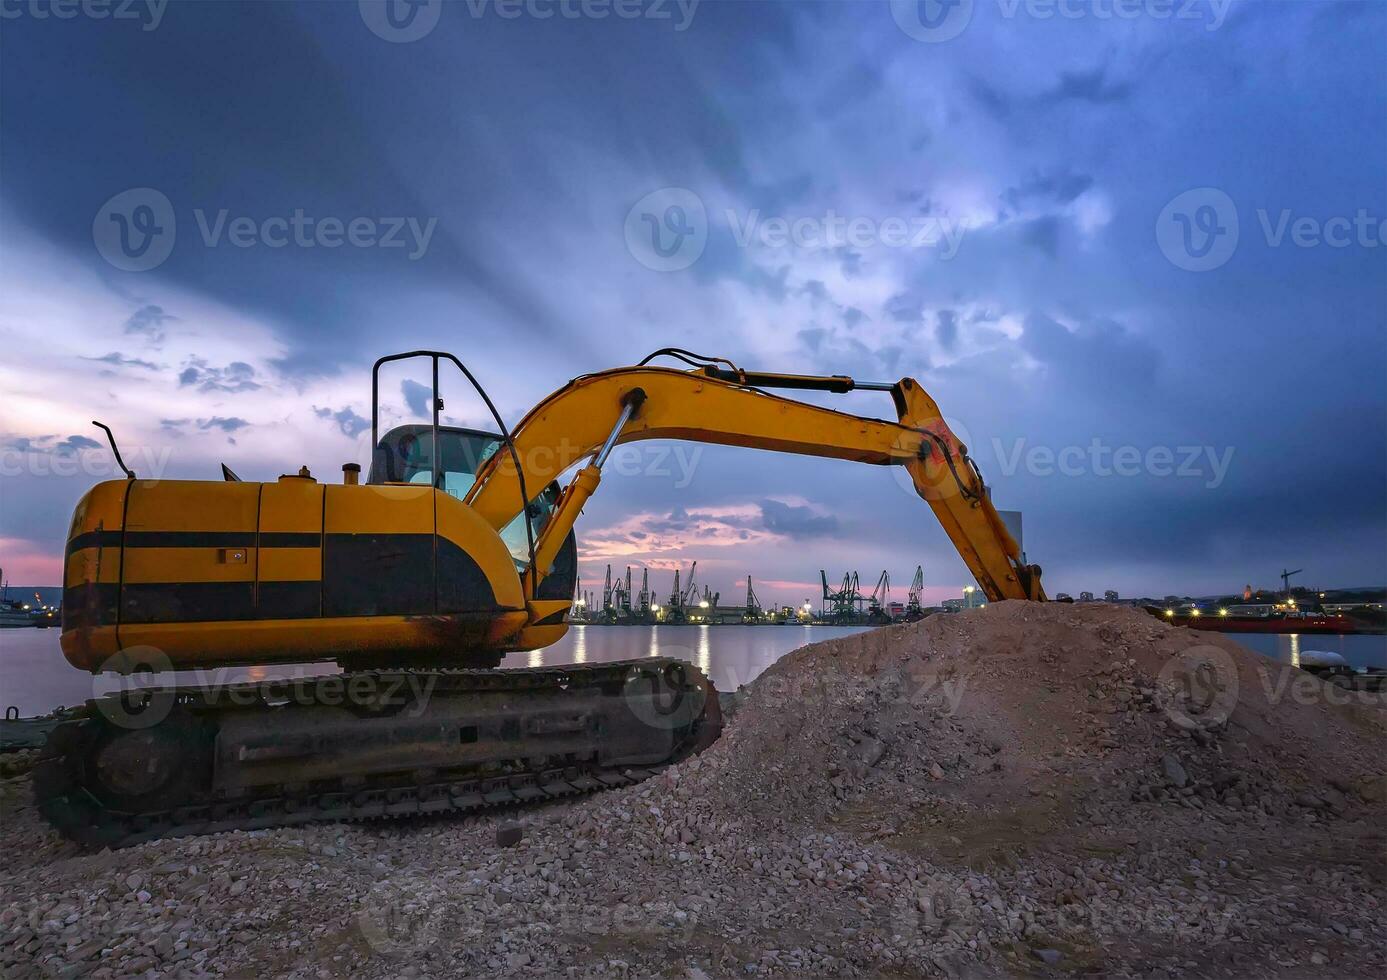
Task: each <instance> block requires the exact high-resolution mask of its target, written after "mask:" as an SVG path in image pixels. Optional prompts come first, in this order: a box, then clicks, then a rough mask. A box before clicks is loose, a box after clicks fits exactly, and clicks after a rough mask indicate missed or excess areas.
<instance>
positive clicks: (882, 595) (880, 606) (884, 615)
mask: <svg viewBox="0 0 1387 980" xmlns="http://www.w3.org/2000/svg"><path fill="white" fill-rule="evenodd" d="M890 601H891V576H890V575H889V574H887V572H886V570H885V569H883V570H882V573H881V577H880V578H878V579H877V584H876V588H874V589H872V594H871V596H870V597H869V598H868V600H867V615H868V617H869V618H870V619H872V620H874V621H877V622H882V621H885V622H889V621H890V619H891V615H890V613H888V612H887V611H886V604H887V603H889V602H890Z"/></svg>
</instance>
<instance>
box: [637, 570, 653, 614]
mask: <svg viewBox="0 0 1387 980" xmlns="http://www.w3.org/2000/svg"><path fill="white" fill-rule="evenodd" d="M638 602H639V606H640V617H641V619H642V620H649V619H650V602H651V592H650V569H648V568H642V569H641V591H640V596H639V599H638Z"/></svg>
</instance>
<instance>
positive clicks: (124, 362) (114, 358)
mask: <svg viewBox="0 0 1387 980" xmlns="http://www.w3.org/2000/svg"><path fill="white" fill-rule="evenodd" d="M85 360H88V361H100V362H102V363H103V364H114V365H116V366H117V367H137V368H144V369H145V370H147V371H157V370H158V369H159V365H157V364H155V363H154V362H153V361H145V360H141V359H140V358H138V357H126V356H125V355H124V354H121V353H118V352H116V351H112V352H111V353H109V354H106V355H104V356H102V357H88V358H85Z"/></svg>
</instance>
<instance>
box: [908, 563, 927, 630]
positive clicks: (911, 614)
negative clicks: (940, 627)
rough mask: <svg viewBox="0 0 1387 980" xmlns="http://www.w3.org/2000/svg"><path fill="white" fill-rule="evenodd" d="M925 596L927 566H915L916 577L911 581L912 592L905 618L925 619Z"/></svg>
mask: <svg viewBox="0 0 1387 980" xmlns="http://www.w3.org/2000/svg"><path fill="white" fill-rule="evenodd" d="M924 594H925V566H924V565H916V566H915V577H914V578H913V579H911V580H910V592H909V593H908V595H907V596H906V600H905V618H906V619H923V618H924V615H925V607H924Z"/></svg>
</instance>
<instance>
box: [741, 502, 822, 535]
mask: <svg viewBox="0 0 1387 980" xmlns="http://www.w3.org/2000/svg"><path fill="white" fill-rule="evenodd" d="M758 506H759V507H760V508H761V526H762V527H763V528H765V529H766V530H767V531H770V532H772V533H774V534H782V535H784V536H785V537H787V538H796V539H804V538H822V537H827V536H829V535H832V534H836V533H837V531H838V518H836V517H834V516H833V515H832V514H819V513H816V512H815V511H814V509H813V508H812V507H802V506H796V505H794V504H787V503H782V502H781V501H779V500H763V501H761V502H760V504H759V505H758Z"/></svg>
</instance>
